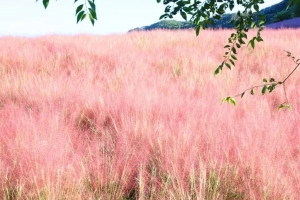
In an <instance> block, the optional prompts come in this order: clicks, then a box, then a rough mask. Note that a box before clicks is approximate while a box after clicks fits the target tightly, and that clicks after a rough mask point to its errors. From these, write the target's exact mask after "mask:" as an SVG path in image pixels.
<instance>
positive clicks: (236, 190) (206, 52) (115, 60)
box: [0, 29, 300, 200]
mask: <svg viewBox="0 0 300 200" xmlns="http://www.w3.org/2000/svg"><path fill="white" fill-rule="evenodd" d="M230 33H231V30H218V31H212V30H207V31H202V32H201V33H200V36H199V37H195V33H194V31H175V32H174V31H173V32H171V31H153V32H139V33H134V32H133V33H129V34H124V35H110V36H88V35H78V36H43V37H38V38H21V37H1V38H0V199H7V200H9V199H84V200H85V199H128V200H129V199H153V200H156V199H174V200H177V199H208V200H210V199H258V200H261V199H270V200H271V199H272V200H273V199H298V198H299V196H300V172H299V170H300V124H299V121H300V104H299V98H300V90H299V89H298V87H299V85H300V79H299V75H300V70H297V71H295V73H294V74H293V75H292V76H291V77H290V78H289V80H288V81H287V82H286V92H287V96H288V98H289V101H290V104H291V109H289V110H286V109H283V110H281V111H278V109H277V108H278V106H279V105H280V104H281V103H284V102H285V96H284V91H283V88H282V87H280V86H278V88H276V90H274V91H273V92H272V93H271V94H265V95H261V92H260V90H261V89H257V90H255V95H253V96H252V95H250V93H249V92H247V93H246V94H245V96H244V97H243V98H242V99H241V98H236V102H237V105H236V106H233V105H230V104H222V103H221V100H222V98H224V97H226V96H234V95H235V94H239V93H241V92H243V91H244V90H245V89H247V88H249V87H251V86H254V85H259V84H262V83H263V82H262V80H263V78H268V79H269V78H271V77H273V78H275V79H276V80H278V81H279V80H282V79H284V78H285V77H286V76H287V75H288V74H289V73H290V72H291V71H292V70H293V69H294V68H295V63H294V62H293V60H292V59H291V58H289V57H287V56H286V54H285V52H284V50H287V51H290V52H292V53H293V54H294V55H295V56H296V57H298V58H300V45H299V40H300V30H293V29H289V30H284V29H281V30H266V31H264V32H263V33H262V37H263V38H264V40H265V41H264V42H263V43H258V44H256V48H255V50H252V49H251V48H250V47H246V46H245V47H243V48H241V49H240V50H239V52H238V61H237V62H236V67H235V68H233V69H232V70H231V71H230V70H229V69H227V68H224V69H223V71H222V72H221V73H220V75H218V76H214V74H213V73H214V70H215V69H216V68H217V67H218V65H219V64H220V63H221V62H222V58H223V55H224V52H225V50H224V48H223V46H224V45H225V44H226V42H227V38H228V36H229V35H230ZM249 34H250V35H254V34H255V33H254V32H250V33H249ZM249 37H250V36H249Z"/></svg>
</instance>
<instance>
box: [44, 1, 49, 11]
mask: <svg viewBox="0 0 300 200" xmlns="http://www.w3.org/2000/svg"><path fill="white" fill-rule="evenodd" d="M43 5H44V7H45V9H46V8H47V7H48V5H49V0H43Z"/></svg>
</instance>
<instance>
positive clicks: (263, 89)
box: [261, 85, 267, 94]
mask: <svg viewBox="0 0 300 200" xmlns="http://www.w3.org/2000/svg"><path fill="white" fill-rule="evenodd" d="M266 91H267V86H266V85H265V86H264V87H263V88H262V90H261V93H262V94H265V93H266Z"/></svg>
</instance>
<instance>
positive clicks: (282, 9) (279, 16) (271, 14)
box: [129, 0, 298, 32]
mask: <svg viewBox="0 0 300 200" xmlns="http://www.w3.org/2000/svg"><path fill="white" fill-rule="evenodd" d="M288 2H289V0H283V1H282V2H280V3H278V4H275V5H272V6H270V7H267V8H265V9H262V10H261V11H260V12H259V13H262V14H264V15H265V16H266V25H267V27H272V26H276V25H272V26H268V25H269V24H273V23H275V22H280V21H284V20H288V19H292V18H293V17H294V15H293V12H294V6H292V7H290V8H289V9H288V10H286V7H287V5H288ZM234 16H235V14H224V15H223V16H222V18H221V19H220V20H218V21H216V22H215V26H213V27H212V28H233V27H234V25H233V24H231V23H230V21H231V19H232V18H233V17H234ZM297 22H298V21H297V20H294V21H293V23H295V25H293V26H297ZM281 25H284V24H281ZM194 27H195V26H194V24H193V23H191V22H186V21H176V20H161V21H159V22H157V23H154V24H152V25H149V26H143V27H139V28H135V29H132V30H130V31H129V32H131V31H148V30H155V29H170V30H176V29H191V28H194Z"/></svg>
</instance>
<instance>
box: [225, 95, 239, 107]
mask: <svg viewBox="0 0 300 200" xmlns="http://www.w3.org/2000/svg"><path fill="white" fill-rule="evenodd" d="M224 102H226V103H231V104H232V105H234V106H235V105H236V101H235V99H234V98H233V97H225V98H224V99H222V103H224Z"/></svg>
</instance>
